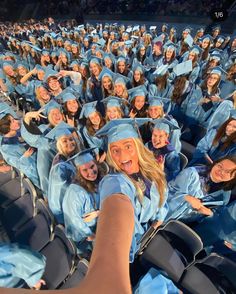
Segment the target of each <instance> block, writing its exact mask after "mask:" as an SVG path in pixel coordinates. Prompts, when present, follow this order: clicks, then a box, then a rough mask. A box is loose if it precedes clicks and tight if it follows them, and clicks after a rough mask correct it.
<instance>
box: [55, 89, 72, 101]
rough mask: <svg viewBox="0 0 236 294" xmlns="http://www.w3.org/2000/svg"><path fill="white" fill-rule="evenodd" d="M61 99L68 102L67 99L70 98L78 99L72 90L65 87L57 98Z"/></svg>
mask: <svg viewBox="0 0 236 294" xmlns="http://www.w3.org/2000/svg"><path fill="white" fill-rule="evenodd" d="M58 98H59V99H61V101H62V103H66V102H67V101H70V100H77V98H76V96H75V95H74V94H73V93H72V91H70V90H68V89H65V90H63V91H62V92H61V93H60V94H59V95H58V96H57V97H56V99H58Z"/></svg>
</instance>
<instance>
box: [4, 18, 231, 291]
mask: <svg viewBox="0 0 236 294" xmlns="http://www.w3.org/2000/svg"><path fill="white" fill-rule="evenodd" d="M0 43H1V45H2V51H1V54H0V91H1V92H2V94H3V95H5V96H6V97H9V100H10V101H11V102H13V103H16V104H17V105H18V107H19V108H20V109H21V110H23V111H24V116H23V118H22V119H19V118H18V117H17V114H16V113H15V112H14V111H13V109H12V108H11V107H10V106H9V105H8V104H7V103H5V102H1V103H0V134H1V139H0V140H1V141H0V142H1V143H0V152H1V155H2V157H3V159H4V160H5V162H6V164H7V165H10V166H13V167H15V168H17V169H18V170H20V171H21V172H22V173H23V174H25V175H26V176H27V177H28V178H29V179H30V180H31V181H32V183H33V184H34V185H35V186H36V187H37V189H38V191H39V193H41V195H42V197H44V199H45V200H46V201H47V202H48V206H49V208H50V209H51V211H52V213H53V214H54V216H55V218H56V220H57V222H58V223H59V224H62V225H63V226H64V227H65V231H66V234H67V236H68V237H69V238H71V239H72V240H73V241H74V242H76V244H77V247H78V252H79V254H80V255H81V256H84V257H86V258H89V256H90V254H91V252H92V250H93V245H94V241H95V240H96V223H97V220H98V219H99V214H100V208H101V205H102V203H103V202H104V201H105V200H106V199H107V198H108V197H109V196H111V195H113V194H117V193H118V194H122V195H126V197H128V198H129V199H130V201H131V203H132V205H133V208H134V211H135V229H134V230H135V232H134V234H133V240H132V245H131V249H130V262H133V261H134V260H135V256H136V253H137V251H138V250H139V241H140V239H141V238H142V236H143V235H144V233H145V232H147V230H148V229H149V228H150V227H151V226H152V227H154V228H158V227H159V226H161V225H163V224H165V223H166V222H167V221H168V220H170V219H178V220H181V221H183V222H184V223H186V224H188V225H189V226H190V227H192V228H194V229H195V230H196V231H197V232H198V234H199V235H200V237H201V238H202V240H203V242H204V244H205V247H206V251H207V252H208V253H209V252H218V253H220V254H224V255H225V256H230V258H232V259H235V248H236V234H235V232H236V230H235V228H236V226H235V220H236V208H235V199H234V198H233V192H232V190H233V189H234V188H235V183H236V63H235V60H236V36H223V35H221V28H220V26H215V27H213V28H212V32H211V33H209V34H206V33H205V30H204V28H202V27H200V28H199V29H197V31H195V32H193V30H192V29H191V28H190V27H186V28H185V29H184V30H183V31H182V32H179V31H177V30H176V28H175V27H174V26H172V27H171V26H170V25H168V24H163V25H162V27H161V29H160V30H159V29H157V27H156V26H154V25H153V26H150V27H146V26H145V25H133V26H131V25H127V26H124V25H122V24H121V25H118V24H104V25H103V24H97V25H91V24H86V25H78V26H77V25H76V26H75V25H74V23H73V22H68V23H67V25H65V26H63V25H62V24H60V23H55V22H54V20H53V19H51V18H49V20H48V22H46V23H36V22H32V23H30V24H12V25H10V26H8V27H6V26H5V25H4V24H2V25H0ZM185 146H188V148H190V147H191V148H190V153H191V155H190V156H189V149H188V154H187V152H186V154H185V148H186V147H185ZM185 155H187V156H188V158H189V160H187V158H186V156H185ZM6 169H7V167H6V166H4V165H2V166H1V172H4V171H5V170H6ZM121 217H122V216H121ZM219 244H220V245H221V246H219ZM4 246H5V247H4ZM4 246H2V247H1V249H0V251H1V250H6V251H9V248H8V247H7V249H6V245H4ZM2 248H3V249H2ZM4 248H5V249H4ZM40 262H41V264H44V263H43V262H42V260H41V261H40ZM0 264H1V260H0ZM37 278H38V279H40V277H38V276H37ZM144 278H145V277H144ZM159 278H160V279H161V275H159ZM163 279H164V278H163ZM2 280H3V282H2V281H1V280H0V285H3V286H9V285H10V286H12V287H14V286H17V283H18V282H17V283H16V284H15V285H14V283H9V284H7V283H6V284H4V278H3V279H2ZM1 282H2V284H1ZM34 282H36V281H34ZM155 282H156V289H158V285H159V284H158V283H159V280H157V281H156V280H155ZM162 282H163V281H162ZM166 283H167V284H168V286H167V288H168V289H169V290H168V291H170V292H168V293H178V289H177V288H176V287H175V286H174V284H171V281H170V280H169V281H168V282H166ZM31 285H32V283H31V284H30V286H31ZM136 291H137V293H142V292H138V291H141V289H138V288H137V289H136ZM145 291H148V288H145ZM171 291H172V292H171ZM145 293H148V292H145ZM163 293H164V292H163Z"/></svg>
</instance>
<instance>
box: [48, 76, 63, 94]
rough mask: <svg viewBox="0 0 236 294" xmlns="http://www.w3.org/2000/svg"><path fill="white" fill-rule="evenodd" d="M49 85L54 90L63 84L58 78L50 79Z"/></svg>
mask: <svg viewBox="0 0 236 294" xmlns="http://www.w3.org/2000/svg"><path fill="white" fill-rule="evenodd" d="M48 86H49V88H50V89H51V90H52V91H57V90H59V89H60V87H61V85H60V83H59V82H58V80H57V78H53V79H50V80H49V81H48Z"/></svg>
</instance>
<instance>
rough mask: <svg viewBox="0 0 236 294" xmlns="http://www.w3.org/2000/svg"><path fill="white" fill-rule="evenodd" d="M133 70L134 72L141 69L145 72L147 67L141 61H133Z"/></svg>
mask: <svg viewBox="0 0 236 294" xmlns="http://www.w3.org/2000/svg"><path fill="white" fill-rule="evenodd" d="M132 71H133V72H135V71H139V72H140V73H144V72H145V68H144V66H143V65H142V64H141V63H139V62H136V63H133V66H132Z"/></svg>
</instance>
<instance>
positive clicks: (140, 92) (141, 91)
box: [128, 85, 148, 103]
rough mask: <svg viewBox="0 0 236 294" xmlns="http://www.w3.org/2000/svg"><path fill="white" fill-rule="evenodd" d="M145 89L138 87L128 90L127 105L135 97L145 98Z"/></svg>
mask: <svg viewBox="0 0 236 294" xmlns="http://www.w3.org/2000/svg"><path fill="white" fill-rule="evenodd" d="M147 93H148V92H147V89H146V87H145V86H143V85H142V86H138V87H134V88H132V89H129V90H128V94H129V98H128V100H129V103H131V102H132V101H133V99H134V98H135V97H137V96H144V97H146V95H147Z"/></svg>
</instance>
